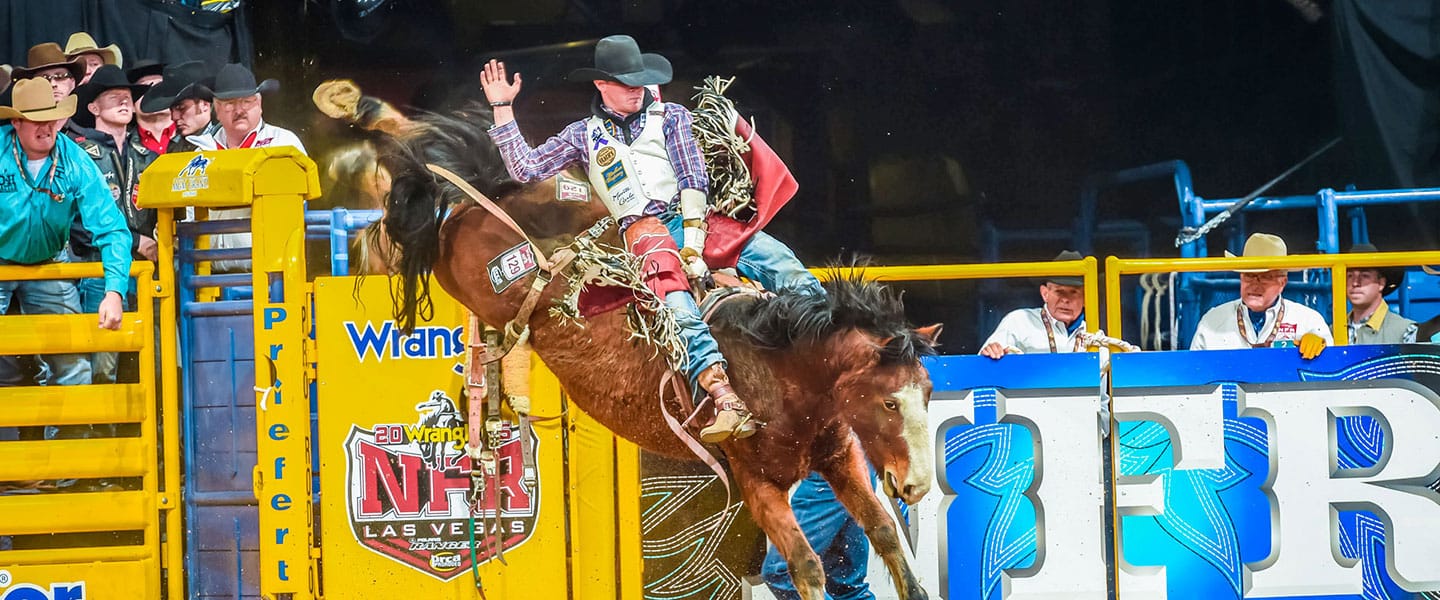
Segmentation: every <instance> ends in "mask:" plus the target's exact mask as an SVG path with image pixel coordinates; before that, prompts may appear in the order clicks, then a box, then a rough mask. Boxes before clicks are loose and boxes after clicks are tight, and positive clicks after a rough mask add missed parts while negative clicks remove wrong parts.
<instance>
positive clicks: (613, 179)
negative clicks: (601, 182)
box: [600, 163, 626, 190]
mask: <svg viewBox="0 0 1440 600" xmlns="http://www.w3.org/2000/svg"><path fill="white" fill-rule="evenodd" d="M600 174H601V175H604V176H605V187H606V188H607V189H612V190H613V189H615V186H617V185H620V182H622V181H625V177H626V175H625V163H618V164H615V165H614V166H611V167H610V168H608V169H605V170H604V171H601V172H600Z"/></svg>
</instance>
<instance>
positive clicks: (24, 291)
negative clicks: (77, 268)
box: [0, 280, 90, 386]
mask: <svg viewBox="0 0 1440 600" xmlns="http://www.w3.org/2000/svg"><path fill="white" fill-rule="evenodd" d="M12 301H14V302H19V303H20V313H21V314H26V315H74V314H79V313H80V292H79V291H78V290H76V288H75V282H74V281H69V280H51V281H0V314H4V313H5V312H6V311H7V310H9V309H10V303H11V302H12ZM39 358H40V364H41V366H42V367H43V372H42V374H41V376H40V381H39V383H40V384H41V385H85V384H88V383H90V360H89V358H88V357H87V356H86V355H84V354H42V355H40V357H39ZM24 380H25V374H24V373H21V372H20V365H19V363H18V362H17V361H16V360H15V357H14V356H0V386H15V385H20V384H21V383H22V382H23V381H24Z"/></svg>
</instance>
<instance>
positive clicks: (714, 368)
mask: <svg viewBox="0 0 1440 600" xmlns="http://www.w3.org/2000/svg"><path fill="white" fill-rule="evenodd" d="M671 74H672V71H671V67H670V61H668V60H666V59H665V57H663V56H660V55H658V54H641V53H640V49H639V45H638V44H636V43H635V40H634V39H632V38H631V37H630V36H626V35H615V36H610V37H607V38H605V39H602V40H600V42H599V43H598V44H597V45H596V47H595V68H584V69H577V70H575V71H574V72H572V73H571V74H570V76H569V79H570V80H571V81H585V82H593V84H594V86H595V88H596V90H598V92H599V93H598V94H597V96H596V98H595V100H594V102H593V103H592V104H591V116H589V117H587V118H584V119H580V120H578V121H576V122H574V123H571V124H570V125H569V126H568V127H566V128H565V129H564V130H562V131H561V132H560V133H559V134H557V135H555V136H554V137H551V138H550V139H548V140H546V141H545V142H543V143H541V144H540V145H539V146H538V147H533V148H532V147H531V146H530V145H529V144H528V143H527V142H526V141H525V138H524V136H523V135H521V133H520V127H519V125H518V124H517V123H516V122H515V112H514V110H513V108H512V106H511V103H512V102H513V101H514V100H515V97H516V95H518V94H519V92H520V86H521V79H520V74H519V73H516V74H515V76H514V80H513V81H512V80H511V79H510V76H509V75H507V74H506V72H505V64H504V63H501V62H499V61H495V60H492V61H490V62H489V63H488V64H486V65H485V70H484V72H483V73H482V74H481V85H482V86H483V87H484V90H485V97H486V98H487V99H488V100H489V102H490V106H491V107H493V109H494V114H495V126H494V127H493V128H491V129H490V137H491V139H493V140H494V141H495V145H496V146H498V147H499V149H500V154H501V156H503V157H504V159H505V166H506V168H507V169H508V170H509V172H510V176H511V177H513V178H514V179H515V180H516V181H519V182H521V183H524V182H529V181H537V180H543V179H547V178H550V177H553V176H557V175H558V176H560V177H566V176H565V175H564V174H563V173H561V172H562V171H564V170H565V169H567V168H570V167H574V166H580V167H582V168H583V169H584V170H585V172H586V173H587V174H588V178H589V182H588V184H589V187H590V189H591V190H593V191H594V193H595V194H596V195H598V196H599V197H600V199H601V200H602V201H603V202H604V203H605V206H606V208H608V209H609V210H610V214H611V216H613V217H614V218H615V220H616V222H617V223H618V224H619V227H620V231H621V233H622V235H624V237H625V242H626V245H627V246H628V248H629V250H630V252H632V253H634V254H635V255H637V256H642V257H644V258H645V260H644V272H645V279H646V284H647V285H648V286H649V287H650V289H652V290H654V291H655V292H656V293H657V295H659V296H661V297H662V298H664V300H665V304H666V305H667V306H669V307H670V308H671V309H672V310H673V311H674V314H675V317H676V320H677V321H678V323H679V325H680V329H681V331H680V336H681V338H682V340H683V341H684V343H685V350H686V363H687V364H686V369H685V371H686V375H687V377H688V379H689V380H690V382H691V384H692V389H693V388H695V387H698V388H701V389H704V390H705V391H706V392H707V393H709V395H710V397H711V398H712V399H713V401H714V402H715V408H716V416H715V422H714V423H713V424H711V425H709V426H707V427H705V428H704V429H702V430H701V431H700V439H701V440H703V441H705V442H707V443H714V442H719V441H723V440H725V439H728V438H730V437H731V436H734V437H736V438H744V437H748V436H750V435H752V434H754V432H755V427H756V426H755V423H754V421H753V420H752V419H751V416H750V411H749V409H748V408H747V407H746V406H745V403H744V402H742V401H741V400H740V397H739V396H738V395H736V394H735V391H734V389H733V388H731V387H730V380H729V376H728V375H727V373H726V370H725V359H724V357H723V356H721V354H720V348H719V346H718V345H717V344H716V343H715V339H714V337H712V336H711V335H710V329H709V327H708V326H707V325H706V324H705V322H704V320H702V319H701V318H700V314H699V312H700V311H699V308H698V307H697V306H696V304H695V298H694V297H693V296H692V295H691V294H690V284H689V281H688V278H696V279H698V278H703V277H704V276H705V275H706V273H707V271H708V269H707V267H706V266H705V262H704V260H703V259H702V258H701V252H702V251H703V250H704V248H705V229H704V220H705V216H706V211H707V203H706V194H707V192H708V187H709V184H710V182H709V177H708V176H707V175H706V174H705V163H704V160H703V159H702V158H701V155H700V150H699V147H698V146H697V145H696V143H695V136H694V134H693V132H692V130H691V122H692V121H691V116H690V112H689V111H688V110H686V109H685V107H683V106H680V105H678V104H672V103H666V102H659V101H656V99H655V97H654V95H653V94H652V93H651V92H650V90H648V89H646V87H645V86H651V85H660V84H664V83H668V82H669V81H670V78H671ZM567 179H568V178H567ZM585 183H586V182H583V181H576V180H568V181H563V182H561V184H562V189H579V188H583V187H584V185H585ZM575 199H576V200H581V201H585V200H588V194H584V195H583V196H582V197H579V198H575ZM677 204H678V207H679V217H680V218H681V219H683V221H682V222H683V231H684V245H683V247H677V245H676V243H675V239H674V238H672V237H671V235H670V231H669V229H668V228H667V227H666V223H665V221H673V220H674V219H675V217H676V215H675V210H674V209H675V207H676V205H677Z"/></svg>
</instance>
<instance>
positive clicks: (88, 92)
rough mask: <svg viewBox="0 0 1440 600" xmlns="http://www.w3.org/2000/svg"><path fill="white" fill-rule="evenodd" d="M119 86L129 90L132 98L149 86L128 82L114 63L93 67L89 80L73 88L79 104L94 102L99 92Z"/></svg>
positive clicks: (137, 96) (147, 89) (145, 90)
mask: <svg viewBox="0 0 1440 600" xmlns="http://www.w3.org/2000/svg"><path fill="white" fill-rule="evenodd" d="M120 88H124V89H127V90H130V95H131V96H132V97H134V98H139V97H140V96H141V95H143V94H144V93H145V92H147V91H149V90H150V86H148V85H139V84H135V83H130V78H128V77H126V76H125V73H124V72H122V71H121V70H120V67H117V66H115V65H101V66H100V68H98V69H95V73H94V74H93V75H91V76H90V81H87V82H85V85H82V86H80V87H78V88H75V95H76V96H79V97H80V103H81V104H89V103H91V102H94V101H95V98H98V97H99V96H100V94H102V93H104V92H106V91H109V90H115V89H120Z"/></svg>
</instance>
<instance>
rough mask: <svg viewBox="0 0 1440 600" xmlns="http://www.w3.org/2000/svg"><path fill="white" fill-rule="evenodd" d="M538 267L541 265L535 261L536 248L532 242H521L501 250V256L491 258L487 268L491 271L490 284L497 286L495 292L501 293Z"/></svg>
mask: <svg viewBox="0 0 1440 600" xmlns="http://www.w3.org/2000/svg"><path fill="white" fill-rule="evenodd" d="M538 268H540V265H539V264H538V263H536V262H535V249H534V248H532V247H531V246H530V242H520V243H519V244H516V245H515V247H513V248H511V249H509V250H506V251H504V252H501V253H500V256H497V257H495V258H493V259H490V264H489V266H488V268H487V269H486V270H488V271H489V272H490V285H491V286H493V287H494V288H495V293H497V294H499V293H501V292H504V291H505V290H506V289H508V288H509V287H510V285H511V284H513V283H515V282H516V281H519V280H520V278H521V277H524V276H526V275H528V274H530V273H531V272H533V271H534V270H536V269H538Z"/></svg>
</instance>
